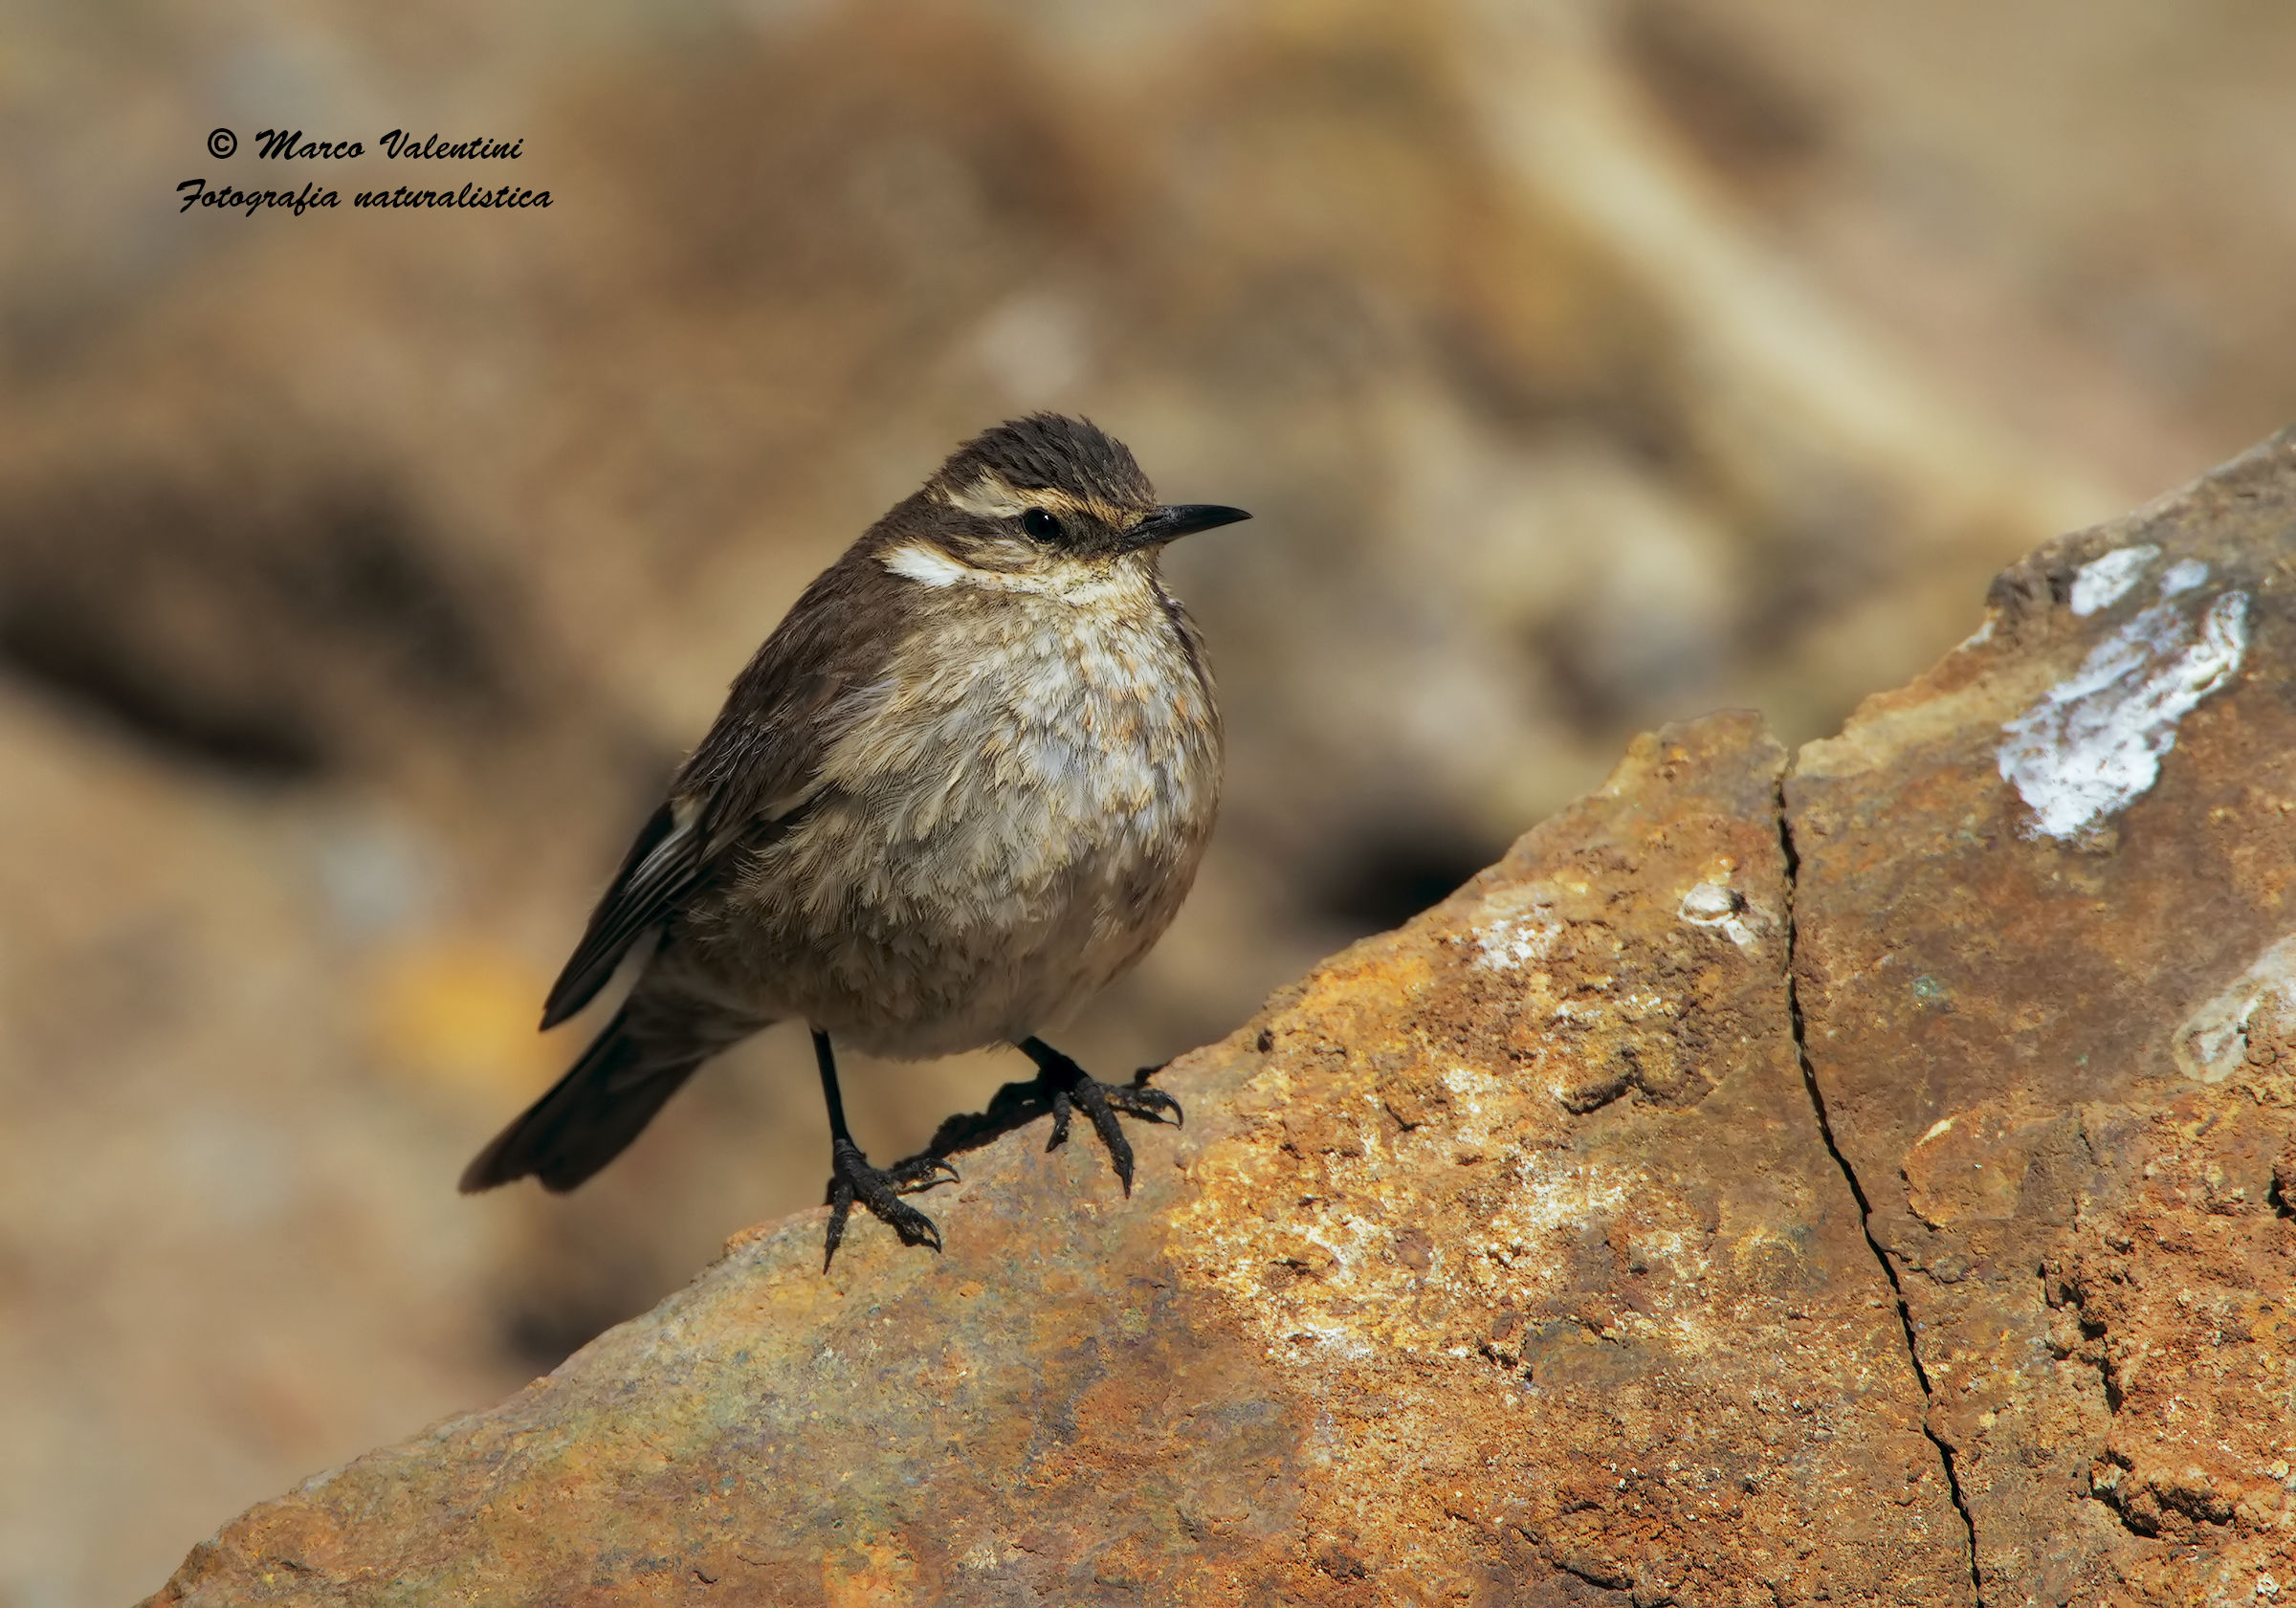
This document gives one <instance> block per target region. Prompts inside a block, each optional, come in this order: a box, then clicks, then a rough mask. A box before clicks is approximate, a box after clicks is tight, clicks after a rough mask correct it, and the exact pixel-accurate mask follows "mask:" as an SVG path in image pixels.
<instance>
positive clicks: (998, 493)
mask: <svg viewBox="0 0 2296 1608" xmlns="http://www.w3.org/2000/svg"><path fill="white" fill-rule="evenodd" d="M942 495H943V496H945V497H946V498H947V500H948V503H949V506H950V507H952V508H960V509H962V510H963V511H964V512H965V513H967V514H976V515H979V516H980V517H981V518H983V519H1007V518H1011V517H1012V516H1013V515H1015V514H1018V513H1020V512H1021V511H1022V510H1023V509H1025V508H1027V507H1029V506H1030V504H1028V503H1026V502H1023V501H1022V500H1021V499H1020V496H1019V495H1018V494H1017V493H1015V492H1014V491H1013V489H1012V488H1011V487H1010V486H1008V485H1006V484H1005V483H1004V480H1003V479H1002V478H1001V477H999V476H997V475H994V474H983V475H982V476H981V478H980V479H978V480H975V481H974V482H973V483H972V484H971V485H969V486H964V487H961V488H959V489H957V490H953V491H948V492H944V493H943V494H942Z"/></svg>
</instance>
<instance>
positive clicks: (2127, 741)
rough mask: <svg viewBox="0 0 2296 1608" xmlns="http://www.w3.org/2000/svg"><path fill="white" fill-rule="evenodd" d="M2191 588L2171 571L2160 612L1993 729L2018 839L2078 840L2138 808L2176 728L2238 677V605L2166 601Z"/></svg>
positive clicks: (2243, 611)
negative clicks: (2020, 811) (2021, 812)
mask: <svg viewBox="0 0 2296 1608" xmlns="http://www.w3.org/2000/svg"><path fill="white" fill-rule="evenodd" d="M2135 550H2136V549H2133V548H2126V549H2123V551H2127V552H2133V551H2135ZM2111 556H2112V555H2109V554H2108V555H2107V557H2111ZM2097 562H2098V563H2102V562H2105V561H2104V560H2103V559H2100V560H2098V561H2097ZM2187 562H2188V563H2197V561H2187ZM2199 578H2200V579H2201V580H2205V579H2206V578H2207V566H2206V565H2205V564H2202V565H2200V566H2199ZM2172 580H2173V581H2174V582H2175V586H2174V587H2173V588H2172V586H2171V584H2170V582H2171V581H2172ZM2197 584H2198V582H2197V581H2194V580H2192V579H2191V578H2190V577H2189V575H2188V574H2187V573H2186V566H2185V564H2183V563H2180V564H2178V565H2177V566H2176V567H2175V569H2174V570H2172V571H2171V572H2170V575H2169V577H2167V578H2164V580H2163V582H2162V584H2161V592H2162V601H2161V602H2159V603H2156V604H2154V605H2153V606H2152V607H2150V608H2148V609H2146V610H2145V611H2144V612H2143V613H2141V614H2139V615H2137V616H2136V617H2135V618H2134V619H2132V620H2130V622H2129V623H2128V624H2127V625H2125V626H2123V627H2121V628H2119V629H2118V630H2115V631H2114V632H2113V633H2112V634H2111V635H2110V636H2108V637H2107V638H2106V639H2105V640H2104V641H2102V642H2100V643H2098V644H2097V645H2096V647H2095V648H2093V649H2091V650H2089V654H2088V657H2087V658H2086V659H2085V660H2083V661H2082V664H2081V668H2080V670H2079V671H2077V672H2074V673H2073V674H2072V675H2070V676H2068V677H2066V678H2065V679H2064V680H2063V681H2061V682H2059V683H2058V684H2057V685H2056V686H2054V687H2052V688H2050V689H2049V691H2048V692H2047V693H2046V694H2043V695H2042V699H2041V701H2040V702H2039V703H2037V704H2035V705H2034V706H2033V707H2032V708H2031V709H2028V710H2027V711H2025V713H2024V714H2022V715H2020V716H2018V717H2017V718H2016V719H2014V720H2012V721H2010V722H2009V723H2008V724H2006V725H2005V726H2003V727H2002V728H2001V731H2002V734H2003V740H2002V742H2001V746H2000V750H1999V753H1998V765H1999V768H2000V773H2001V778H2002V780H2003V781H2005V782H2009V783H2010V784H2011V785H2013V786H2014V787H2016V789H2017V791H2018V796H2019V797H2020V798H2022V799H2023V800H2024V801H2025V804H2026V807H2028V808H2029V809H2031V810H2032V812H2033V819H2032V821H2031V822H2030V823H2029V824H2028V825H2027V826H2025V827H2024V833H2025V835H2026V836H2028V837H2035V836H2039V837H2052V838H2057V839H2060V840H2063V841H2067V842H2069V841H2072V840H2075V839H2079V838H2083V837H2086V836H2087V835H2088V834H2089V833H2091V832H2093V831H2094V830H2095V829H2096V828H2097V827H2098V826H2101V825H2103V823H2104V822H2105V820H2106V819H2107V818H2108V817H2109V816H2111V815H2114V814H2117V813H2118V812H2119V811H2121V810H2123V809H2125V808H2127V807H2128V806H2129V805H2130V804H2132V803H2134V802H2135V801H2136V800H2137V799H2138V798H2140V797H2141V796H2143V794H2144V793H2145V792H2147V791H2148V790H2149V789H2150V788H2151V787H2152V783H2153V782H2156V781H2158V780H2159V778H2160V761H2161V758H2162V756H2164V755H2166V754H2167V753H2168V752H2169V750H2170V749H2172V748H2174V747H2175V745H2176V727H2177V723H2178V722H2179V721H2181V720H2182V719H2183V718H2184V717H2185V716H2186V715H2188V714H2190V713H2191V712H2192V710H2193V709H2194V707H2195V706H2196V705H2197V704H2198V703H2199V702H2200V700H2201V699H2202V698H2205V697H2207V696H2208V695H2209V694H2211V693H2213V692H2215V691H2217V690H2218V689H2219V687H2222V686H2223V685H2224V684H2225V683H2226V682H2227V681H2229V680H2231V679H2232V676H2233V674H2234V672H2237V671H2238V670H2239V669H2240V668H2241V658H2242V657H2243V656H2244V655H2245V654H2246V653H2247V650H2248V594H2247V593H2246V592H2244V591H2231V592H2225V593H2223V594H2222V595H2221V596H2219V597H2218V598H2217V599H2216V600H2215V601H2214V602H2212V603H2210V604H2209V605H2208V606H2207V607H2206V608H2204V609H2201V610H2199V611H2198V612H2197V615H2196V614H2195V613H2193V612H2191V611H2189V610H2188V609H2187V607H2185V606H2179V605H2178V604H2176V603H2175V602H2173V601H2171V600H2172V599H2174V598H2175V597H2176V596H2178V595H2180V594H2181V593H2183V592H2187V591H2190V590H2192V588H2193V586H2195V585H2197Z"/></svg>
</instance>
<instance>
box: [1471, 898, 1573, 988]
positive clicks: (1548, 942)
mask: <svg viewBox="0 0 2296 1608" xmlns="http://www.w3.org/2000/svg"><path fill="white" fill-rule="evenodd" d="M1480 914H1481V916H1482V919H1481V920H1480V921H1478V922H1477V923H1476V925H1475V928H1474V935H1475V963H1476V964H1477V965H1479V966H1481V967H1483V968H1484V969H1485V970H1486V971H1493V972H1512V971H1514V970H1516V969H1517V968H1519V967H1522V966H1527V965H1531V964H1533V963H1534V962H1536V961H1539V960H1543V959H1545V958H1546V957H1547V954H1548V952H1549V951H1550V950H1552V949H1553V948H1554V947H1555V939H1556V937H1557V936H1559V935H1560V934H1561V932H1562V923H1561V922H1560V921H1559V920H1557V919H1556V915H1555V894H1554V892H1553V891H1552V890H1551V889H1547V888H1542V887H1539V886H1538V885H1537V884H1535V883H1534V884H1531V885H1529V886H1527V887H1518V888H1508V889H1503V890H1501V891H1500V892H1497V893H1494V894H1492V895H1491V896H1490V899H1488V900H1486V901H1485V902H1484V906H1483V909H1482V911H1481V913H1480Z"/></svg>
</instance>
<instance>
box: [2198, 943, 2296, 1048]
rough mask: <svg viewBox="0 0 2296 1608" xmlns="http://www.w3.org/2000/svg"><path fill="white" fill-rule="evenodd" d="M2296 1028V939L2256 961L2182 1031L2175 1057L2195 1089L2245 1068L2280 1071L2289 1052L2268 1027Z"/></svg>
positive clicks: (2259, 957)
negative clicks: (2294, 1025)
mask: <svg viewBox="0 0 2296 1608" xmlns="http://www.w3.org/2000/svg"><path fill="white" fill-rule="evenodd" d="M2290 1022H2296V937H2286V938H2282V939H2281V940H2280V941H2279V942H2278V943H2275V944H2273V945H2272V946H2271V947H2270V948H2269V949H2267V950H2265V951H2264V952H2263V954H2262V955H2260V956H2258V957H2257V958H2255V959H2254V960H2253V961H2251V962H2250V963H2249V965H2248V967H2247V969H2246V970H2245V971H2243V972H2241V975H2240V976H2239V977H2236V978H2234V979H2233V980H2232V981H2231V982H2230V983H2228V984H2226V985H2225V987H2224V988H2223V989H2222V990H2221V991H2219V993H2218V995H2217V996H2216V998H2214V999H2212V1000H2210V1001H2209V1002H2207V1003H2206V1004H2204V1005H2202V1006H2201V1007H2200V1008H2199V1009H2198V1010H2197V1011H2195V1012H2193V1014H2192V1015H2191V1016H2189V1017H2187V1018H2186V1019H2185V1023H2184V1025H2183V1026H2182V1027H2181V1028H2179V1029H2178V1030H2177V1033H2176V1037H2175V1042H2174V1043H2173V1044H2172V1045H2171V1046H2170V1048H2171V1052H2172V1053H2173V1054H2174V1055H2175V1060H2176V1069H2177V1070H2178V1071H2180V1072H2182V1073H2183V1074H2184V1075H2185V1076H2186V1077H2188V1078H2191V1079H2192V1080H2193V1081H2194V1082H2195V1083H2222V1082H2223V1081H2224V1080H2225V1079H2226V1078H2228V1077H2230V1076H2232V1074H2233V1073H2235V1072H2237V1071H2239V1070H2240V1069H2241V1068H2242V1067H2243V1066H2274V1065H2277V1064H2278V1061H2279V1059H2280V1057H2281V1055H2282V1054H2284V1053H2285V1046H2283V1045H2282V1044H2281V1043H2280V1042H2279V1040H2280V1038H2281V1034H2280V1033H2277V1032H2270V1031H2267V1030H2266V1029H2267V1028H2268V1027H2278V1026H2281V1025H2282V1024H2287V1023H2290Z"/></svg>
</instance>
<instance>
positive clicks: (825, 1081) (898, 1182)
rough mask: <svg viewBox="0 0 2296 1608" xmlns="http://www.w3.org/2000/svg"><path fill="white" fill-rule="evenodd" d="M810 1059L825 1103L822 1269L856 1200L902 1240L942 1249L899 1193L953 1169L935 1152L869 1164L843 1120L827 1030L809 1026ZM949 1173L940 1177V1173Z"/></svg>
mask: <svg viewBox="0 0 2296 1608" xmlns="http://www.w3.org/2000/svg"><path fill="white" fill-rule="evenodd" d="M813 1060H814V1063H815V1064H816V1065H817V1066H819V1067H820V1068H821V1097H822V1099H823V1100H824V1101H825V1102H826V1103H827V1104H828V1108H829V1243H828V1249H827V1250H825V1251H824V1252H823V1253H822V1258H821V1270H822V1271H823V1272H825V1273H826V1272H828V1270H829V1263H830V1262H831V1261H832V1260H834V1259H835V1257H836V1255H837V1246H838V1244H839V1243H840V1242H841V1241H843V1240H844V1238H845V1220H846V1216H847V1214H849V1213H850V1212H851V1210H852V1209H853V1202H854V1201H855V1200H859V1201H860V1202H861V1203H862V1204H863V1205H865V1206H867V1207H868V1208H869V1209H870V1211H871V1212H872V1214H873V1215H874V1216H875V1217H876V1218H877V1220H878V1221H879V1222H881V1223H886V1224H888V1225H890V1226H891V1227H892V1229H893V1231H894V1233H895V1234H898V1235H899V1236H900V1237H901V1244H903V1245H931V1246H932V1247H933V1248H934V1249H935V1250H937V1251H938V1249H940V1230H939V1229H938V1228H936V1227H934V1226H933V1220H932V1219H931V1218H929V1217H927V1216H926V1215H925V1214H924V1213H922V1212H920V1211H918V1210H917V1209H916V1207H915V1206H912V1205H910V1204H909V1203H908V1202H907V1201H906V1200H902V1199H901V1197H902V1196H903V1195H905V1194H907V1193H908V1192H909V1191H911V1190H913V1189H930V1188H932V1187H933V1186H934V1185H935V1184H937V1183H941V1182H944V1181H954V1180H955V1179H956V1178H957V1169H956V1168H954V1167H952V1166H950V1165H949V1164H948V1163H947V1162H946V1161H943V1160H942V1159H941V1158H940V1157H939V1156H912V1157H911V1158H910V1159H909V1160H907V1161H903V1162H901V1163H900V1164H899V1165H897V1166H893V1167H872V1166H871V1165H870V1164H869V1157H868V1156H864V1155H862V1154H861V1147H860V1146H859V1145H857V1144H855V1143H853V1135H852V1133H851V1131H850V1129H848V1128H847V1127H846V1125H845V1097H844V1095H843V1094H841V1093H839V1092H838V1089H837V1057H836V1055H835V1054H834V1053H833V1052H832V1051H831V1050H830V1048H829V1036H828V1034H827V1033H825V1032H823V1031H822V1030H821V1029H820V1028H818V1027H816V1028H815V1029H814V1030H813ZM944 1173H945V1174H947V1175H948V1178H947V1179H945V1180H944V1179H943V1178H942V1177H941V1175H942V1174H944Z"/></svg>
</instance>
